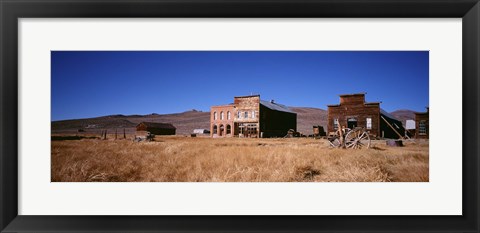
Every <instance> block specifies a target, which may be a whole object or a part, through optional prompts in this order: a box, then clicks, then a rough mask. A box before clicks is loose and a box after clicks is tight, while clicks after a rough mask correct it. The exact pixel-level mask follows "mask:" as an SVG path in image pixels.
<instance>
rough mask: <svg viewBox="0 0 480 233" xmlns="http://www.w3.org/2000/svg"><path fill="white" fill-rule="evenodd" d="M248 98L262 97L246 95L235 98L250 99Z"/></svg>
mask: <svg viewBox="0 0 480 233" xmlns="http://www.w3.org/2000/svg"><path fill="white" fill-rule="evenodd" d="M248 97H260V95H244V96H234V98H248Z"/></svg>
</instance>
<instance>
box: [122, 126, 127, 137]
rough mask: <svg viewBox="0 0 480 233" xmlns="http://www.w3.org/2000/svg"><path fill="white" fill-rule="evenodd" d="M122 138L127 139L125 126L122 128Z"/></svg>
mask: <svg viewBox="0 0 480 233" xmlns="http://www.w3.org/2000/svg"><path fill="white" fill-rule="evenodd" d="M123 139H127V135H126V134H125V128H123Z"/></svg>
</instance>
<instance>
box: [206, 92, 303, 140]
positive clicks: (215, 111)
mask: <svg viewBox="0 0 480 233" xmlns="http://www.w3.org/2000/svg"><path fill="white" fill-rule="evenodd" d="M210 129H211V130H210V132H211V136H212V137H233V136H238V137H283V136H285V135H286V134H287V131H288V130H289V129H293V130H295V131H296V130H297V114H296V113H295V112H293V111H292V110H290V109H289V108H288V107H286V106H285V105H281V104H278V103H275V102H274V101H273V100H272V101H264V100H261V99H260V95H251V96H238V97H234V102H233V104H229V105H220V106H212V107H211V111H210Z"/></svg>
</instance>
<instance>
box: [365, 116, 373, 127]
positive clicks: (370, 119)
mask: <svg viewBox="0 0 480 233" xmlns="http://www.w3.org/2000/svg"><path fill="white" fill-rule="evenodd" d="M366 126H367V129H372V118H370V117H367V125H366Z"/></svg>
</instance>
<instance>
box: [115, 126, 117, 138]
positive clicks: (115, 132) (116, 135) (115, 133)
mask: <svg viewBox="0 0 480 233" xmlns="http://www.w3.org/2000/svg"><path fill="white" fill-rule="evenodd" d="M115 140H117V128H115Z"/></svg>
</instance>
